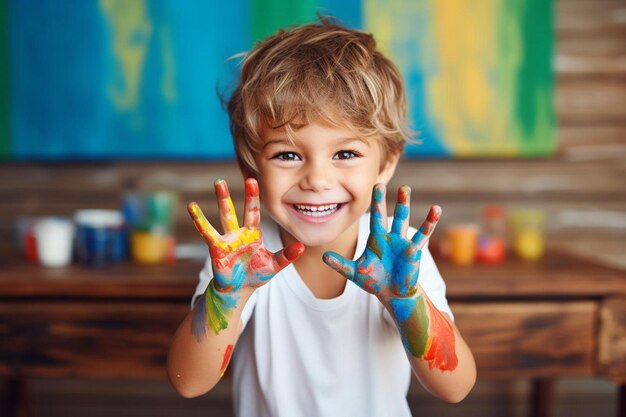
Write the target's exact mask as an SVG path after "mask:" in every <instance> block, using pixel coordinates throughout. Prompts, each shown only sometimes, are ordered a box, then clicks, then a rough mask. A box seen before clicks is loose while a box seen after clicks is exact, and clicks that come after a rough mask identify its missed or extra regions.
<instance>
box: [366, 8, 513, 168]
mask: <svg viewBox="0 0 626 417" xmlns="http://www.w3.org/2000/svg"><path fill="white" fill-rule="evenodd" d="M506 10H507V5H506V4H503V3H502V2H501V1H500V0H478V1H465V0H446V1H441V0H420V1H406V0H389V1H385V0H366V1H365V5H364V16H365V18H364V19H365V26H366V28H367V29H368V30H369V31H371V32H372V33H373V34H374V36H375V37H376V40H377V43H378V45H379V48H380V49H381V51H383V53H385V54H387V55H389V56H390V57H391V58H392V59H393V60H394V62H396V64H397V65H398V67H399V68H400V70H401V72H402V73H403V74H404V75H405V76H407V74H409V75H410V74H411V73H415V72H418V73H419V74H421V75H422V76H423V77H424V82H425V92H424V94H425V97H424V100H425V101H426V104H425V105H426V108H427V110H428V113H429V115H430V117H431V119H432V124H433V125H434V127H435V129H436V130H437V131H438V132H439V137H440V138H441V140H442V141H444V142H445V144H446V146H447V147H448V148H452V149H454V152H455V153H456V154H457V156H461V157H463V156H469V155H471V154H475V152H477V151H478V152H479V153H483V154H484V152H487V153H488V152H489V151H490V150H493V149H497V152H498V154H499V155H502V154H503V153H504V154H505V155H506V154H510V155H511V156H513V155H514V154H515V153H516V152H517V147H518V145H517V143H516V141H512V140H510V138H511V136H513V137H519V133H518V132H519V126H518V125H517V122H516V120H515V117H514V114H513V113H514V99H515V97H516V88H517V83H516V80H515V70H516V69H517V68H518V67H519V65H520V62H521V59H522V57H521V51H522V48H521V34H520V28H519V25H518V21H517V19H516V17H515V12H510V13H508V14H507V12H506ZM411 100H412V97H411V96H410V95H409V105H411ZM506 146H508V147H509V148H505V147H506Z"/></svg>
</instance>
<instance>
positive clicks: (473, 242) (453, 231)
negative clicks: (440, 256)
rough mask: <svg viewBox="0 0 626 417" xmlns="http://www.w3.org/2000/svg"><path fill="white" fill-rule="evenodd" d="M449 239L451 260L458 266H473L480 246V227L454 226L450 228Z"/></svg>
mask: <svg viewBox="0 0 626 417" xmlns="http://www.w3.org/2000/svg"><path fill="white" fill-rule="evenodd" d="M446 236H447V239H448V245H449V250H450V260H451V261H452V262H453V263H455V264H457V265H472V264H473V263H474V260H475V259H476V248H477V246H478V226H477V225H475V224H460V225H453V226H451V227H449V228H448V231H447V234H446Z"/></svg>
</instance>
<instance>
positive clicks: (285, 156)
mask: <svg viewBox="0 0 626 417" xmlns="http://www.w3.org/2000/svg"><path fill="white" fill-rule="evenodd" d="M272 159H278V160H279V161H299V160H300V156H299V155H298V154H297V153H294V152H279V153H277V154H276V155H274V156H273V157H272Z"/></svg>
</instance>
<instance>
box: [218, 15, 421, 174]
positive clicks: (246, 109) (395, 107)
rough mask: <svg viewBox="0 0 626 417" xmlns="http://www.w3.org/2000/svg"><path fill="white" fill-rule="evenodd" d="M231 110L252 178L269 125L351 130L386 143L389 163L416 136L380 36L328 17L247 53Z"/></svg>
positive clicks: (242, 160) (241, 157)
mask: <svg viewBox="0 0 626 417" xmlns="http://www.w3.org/2000/svg"><path fill="white" fill-rule="evenodd" d="M227 109H228V114H229V117H230V128H231V133H232V136H233V141H234V145H235V152H236V155H237V160H238V163H239V165H240V167H241V168H242V170H243V171H244V172H247V173H249V174H251V175H255V174H256V173H257V167H256V163H255V160H254V155H255V154H256V153H257V152H258V151H259V149H260V143H261V131H262V129H263V126H264V124H265V126H269V127H272V128H284V129H285V130H286V134H287V136H288V137H289V138H293V132H294V131H295V130H297V129H298V127H301V126H303V125H306V124H308V123H310V122H318V123H323V124H326V125H329V126H341V127H343V128H348V129H350V130H352V131H354V132H355V133H356V134H357V135H360V137H362V138H365V139H374V140H376V141H378V142H379V143H380V145H381V147H382V150H383V155H384V156H385V158H383V161H381V164H384V162H386V158H387V157H388V156H389V155H390V154H399V153H401V152H402V150H403V148H404V144H405V143H407V142H411V141H412V139H411V138H412V135H413V132H412V131H411V130H410V129H409V128H408V126H407V106H406V98H405V93H404V83H403V80H402V76H401V75H400V72H399V71H398V69H397V68H396V67H395V65H394V64H393V63H392V62H391V61H390V60H389V59H387V58H386V57H384V56H383V55H382V54H381V53H380V52H379V51H377V50H376V42H375V40H374V38H373V36H372V35H370V34H367V33H363V32H359V31H356V30H352V29H347V28H344V27H341V26H339V25H337V24H336V23H335V22H334V21H332V20H330V19H329V18H324V17H322V18H320V21H319V22H317V23H312V24H307V25H303V26H299V27H296V28H294V29H292V30H288V31H286V30H279V31H278V32H277V33H276V34H275V35H273V36H270V37H268V38H266V39H265V40H263V41H262V42H259V43H257V45H256V46H255V47H254V48H253V49H252V50H251V51H250V52H249V53H247V54H246V55H244V58H243V62H242V67H241V74H240V78H239V83H238V85H237V87H236V88H235V90H234V91H233V93H232V95H231V97H230V99H229V100H228V102H227ZM381 167H382V165H381Z"/></svg>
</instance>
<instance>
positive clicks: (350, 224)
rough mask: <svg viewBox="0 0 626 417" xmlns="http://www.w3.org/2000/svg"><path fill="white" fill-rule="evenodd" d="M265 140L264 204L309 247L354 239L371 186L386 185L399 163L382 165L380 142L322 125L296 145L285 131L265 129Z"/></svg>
mask: <svg viewBox="0 0 626 417" xmlns="http://www.w3.org/2000/svg"><path fill="white" fill-rule="evenodd" d="M262 139H263V142H262V145H261V146H262V148H261V151H260V152H259V154H257V155H256V163H257V167H258V171H259V174H258V177H257V179H258V182H259V187H260V191H261V201H262V202H263V205H264V207H265V209H266V210H267V211H268V213H269V214H270V216H271V217H272V218H273V219H274V220H275V221H276V222H277V223H278V224H279V225H280V226H281V228H282V229H283V231H285V232H287V233H288V234H289V235H291V237H293V238H294V239H295V240H297V241H300V242H302V243H303V244H304V245H306V246H321V245H326V244H331V243H335V244H336V243H342V242H343V243H345V242H350V239H353V240H354V239H355V238H356V233H355V231H356V229H355V227H356V221H357V220H358V219H359V217H360V216H361V215H362V214H363V213H365V211H366V210H367V209H368V208H369V206H370V203H371V195H372V187H373V186H374V184H376V183H378V182H382V183H387V181H389V179H390V178H391V176H392V175H393V172H394V170H395V166H396V164H397V161H398V156H394V157H391V158H389V160H388V161H386V163H384V164H381V158H383V152H382V150H381V147H380V145H379V144H378V143H376V142H374V141H367V140H362V139H359V138H358V137H357V136H356V135H355V134H354V133H353V132H352V131H351V130H348V129H345V128H341V127H328V126H326V125H323V124H318V123H310V124H308V125H306V126H304V127H302V128H300V129H298V130H297V131H296V132H295V138H294V139H295V140H294V142H293V143H292V142H290V141H289V139H288V138H287V134H286V132H285V131H284V129H272V128H266V129H264V130H263V133H262ZM381 166H383V168H382V170H381V168H380V167H381ZM284 243H285V244H286V243H288V242H284Z"/></svg>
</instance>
